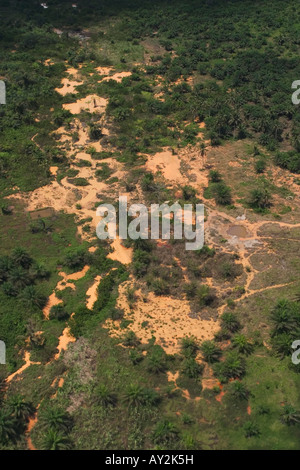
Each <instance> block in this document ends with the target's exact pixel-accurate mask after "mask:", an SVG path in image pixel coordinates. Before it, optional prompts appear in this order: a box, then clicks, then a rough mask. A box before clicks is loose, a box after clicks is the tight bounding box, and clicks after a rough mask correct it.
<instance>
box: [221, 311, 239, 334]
mask: <svg viewBox="0 0 300 470" xmlns="http://www.w3.org/2000/svg"><path fill="white" fill-rule="evenodd" d="M221 324H222V327H223V328H224V329H225V330H229V331H230V332H231V333H234V332H235V331H237V330H239V329H240V326H241V325H240V322H239V320H238V319H237V317H236V315H235V314H234V313H231V312H225V313H223V315H222V316H221Z"/></svg>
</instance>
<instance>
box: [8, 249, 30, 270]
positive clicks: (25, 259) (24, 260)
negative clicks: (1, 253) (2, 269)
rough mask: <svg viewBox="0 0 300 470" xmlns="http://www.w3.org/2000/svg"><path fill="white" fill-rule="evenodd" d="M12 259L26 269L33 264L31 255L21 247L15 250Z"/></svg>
mask: <svg viewBox="0 0 300 470" xmlns="http://www.w3.org/2000/svg"><path fill="white" fill-rule="evenodd" d="M12 259H13V261H14V262H15V263H16V264H17V265H18V266H22V268H25V269H28V268H29V267H30V266H31V264H32V258H31V256H30V255H29V254H28V253H27V251H26V250H24V249H23V248H21V247H17V248H15V249H14V250H13V252H12Z"/></svg>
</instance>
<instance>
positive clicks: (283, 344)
mask: <svg viewBox="0 0 300 470" xmlns="http://www.w3.org/2000/svg"><path fill="white" fill-rule="evenodd" d="M272 345H273V348H274V349H275V351H276V352H277V354H278V355H279V357H280V358H281V359H283V358H284V357H285V356H290V355H291V354H292V340H291V336H290V335H289V334H288V333H282V334H279V335H277V336H275V337H273V338H272Z"/></svg>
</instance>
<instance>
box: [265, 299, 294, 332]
mask: <svg viewBox="0 0 300 470" xmlns="http://www.w3.org/2000/svg"><path fill="white" fill-rule="evenodd" d="M271 322H272V323H273V332H272V336H275V335H279V334H281V333H291V332H293V331H294V330H295V329H296V328H297V326H298V325H297V319H296V317H295V309H294V305H292V304H291V302H289V301H288V300H286V299H281V300H279V301H278V302H277V304H276V306H275V308H274V309H273V310H272V312H271Z"/></svg>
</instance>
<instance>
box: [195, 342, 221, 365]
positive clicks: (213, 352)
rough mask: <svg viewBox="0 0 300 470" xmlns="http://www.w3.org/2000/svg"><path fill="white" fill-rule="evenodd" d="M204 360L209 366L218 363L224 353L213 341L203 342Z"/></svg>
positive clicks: (201, 348) (201, 349) (201, 347)
mask: <svg viewBox="0 0 300 470" xmlns="http://www.w3.org/2000/svg"><path fill="white" fill-rule="evenodd" d="M200 351H201V352H202V355H203V358H204V360H205V361H206V362H208V363H209V364H212V363H213V362H217V361H218V360H219V358H220V356H221V354H222V351H221V349H220V348H218V346H216V344H215V343H214V342H213V341H203V343H202V344H201V346H200Z"/></svg>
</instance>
